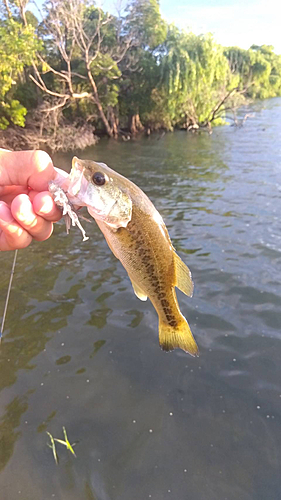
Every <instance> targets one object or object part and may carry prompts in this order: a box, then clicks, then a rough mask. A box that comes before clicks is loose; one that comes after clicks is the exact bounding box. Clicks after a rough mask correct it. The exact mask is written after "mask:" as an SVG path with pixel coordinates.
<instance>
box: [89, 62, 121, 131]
mask: <svg viewBox="0 0 281 500" xmlns="http://www.w3.org/2000/svg"><path fill="white" fill-rule="evenodd" d="M86 67H87V73H88V78H89V81H90V84H91V85H92V89H93V101H94V103H95V104H96V106H97V108H98V112H99V115H100V118H101V119H102V122H103V124H104V126H105V130H106V133H107V135H108V136H109V137H113V135H114V134H113V130H112V128H111V127H110V124H109V122H108V119H107V118H106V116H105V114H104V111H103V109H102V105H101V102H100V99H99V94H98V89H97V86H96V82H95V80H94V78H93V75H92V73H91V68H90V64H89V61H88V57H86Z"/></svg>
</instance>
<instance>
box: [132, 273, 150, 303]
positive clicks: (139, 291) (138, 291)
mask: <svg viewBox="0 0 281 500" xmlns="http://www.w3.org/2000/svg"><path fill="white" fill-rule="evenodd" d="M130 280H131V283H132V287H133V289H134V292H135V294H136V296H137V297H138V298H139V299H140V300H142V301H145V300H147V295H146V294H145V292H144V291H143V290H142V289H141V288H140V287H139V285H137V284H136V282H135V281H133V280H132V278H130Z"/></svg>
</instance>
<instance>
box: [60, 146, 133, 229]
mask: <svg viewBox="0 0 281 500" xmlns="http://www.w3.org/2000/svg"><path fill="white" fill-rule="evenodd" d="M97 173H99V174H102V176H104V178H105V182H104V184H103V185H97V184H96V183H95V182H94V179H95V174H97ZM123 179H124V178H123V177H122V176H121V175H120V174H118V173H117V172H114V171H113V170H111V169H110V168H109V167H108V166H107V165H105V163H97V162H95V161H92V160H80V159H79V158H77V157H76V156H74V158H73V159H72V168H71V172H70V177H69V186H68V194H69V195H70V201H72V202H73V203H74V204H75V205H80V206H86V207H87V209H88V212H89V214H90V215H91V216H92V217H94V219H97V220H100V221H102V222H105V223H106V224H107V225H108V226H110V227H112V228H115V229H118V228H119V227H126V226H127V224H128V223H129V222H130V220H131V218H132V200H131V197H130V195H129V194H128V192H127V190H126V189H124V186H122V184H124V181H123ZM122 188H123V189H122Z"/></svg>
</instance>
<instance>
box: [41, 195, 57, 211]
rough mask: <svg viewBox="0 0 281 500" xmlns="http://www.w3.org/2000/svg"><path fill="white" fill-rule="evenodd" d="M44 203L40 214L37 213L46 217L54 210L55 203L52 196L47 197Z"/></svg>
mask: <svg viewBox="0 0 281 500" xmlns="http://www.w3.org/2000/svg"><path fill="white" fill-rule="evenodd" d="M42 202H43V203H42V206H41V208H40V210H38V212H37V213H38V214H39V215H46V214H49V213H50V212H52V211H53V210H54V202H53V199H52V198H51V197H50V196H46V197H45V198H44V199H43V200H42Z"/></svg>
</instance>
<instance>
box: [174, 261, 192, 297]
mask: <svg viewBox="0 0 281 500" xmlns="http://www.w3.org/2000/svg"><path fill="white" fill-rule="evenodd" d="M174 258H175V266H176V284H175V286H176V287H177V288H179V290H181V291H182V292H183V293H185V295H188V296H189V297H192V294H193V281H192V277H191V272H190V270H189V269H188V267H187V266H186V265H185V264H184V262H183V261H182V260H181V258H180V257H179V256H178V255H177V254H176V252H174Z"/></svg>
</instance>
